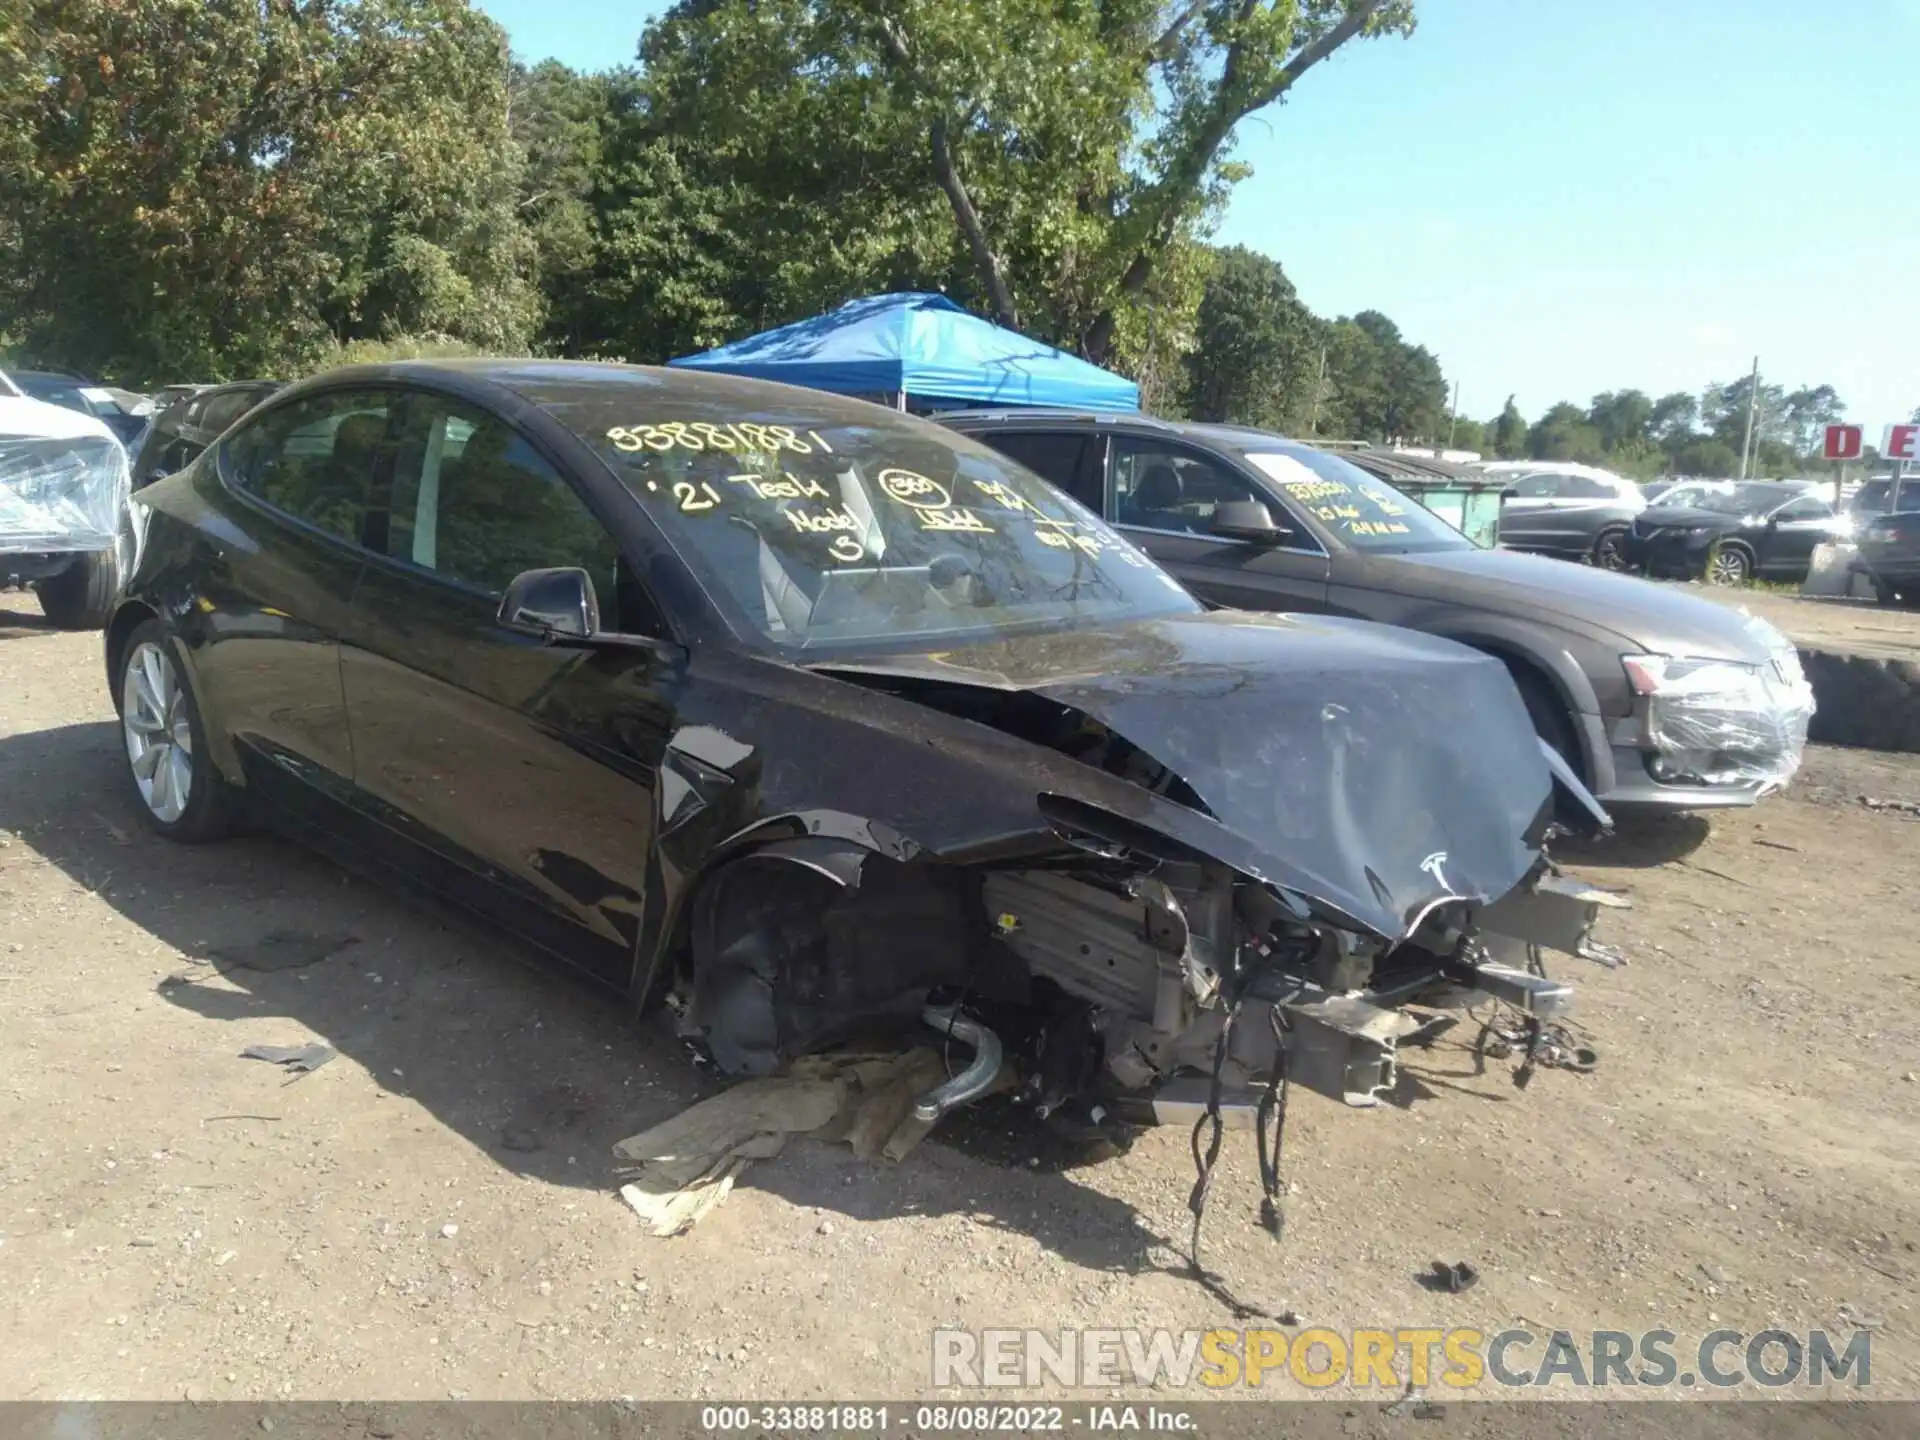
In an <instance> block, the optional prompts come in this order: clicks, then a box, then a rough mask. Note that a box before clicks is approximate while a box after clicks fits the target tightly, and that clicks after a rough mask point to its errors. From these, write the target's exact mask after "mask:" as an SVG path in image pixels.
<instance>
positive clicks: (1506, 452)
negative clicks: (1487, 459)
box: [1490, 395, 1527, 460]
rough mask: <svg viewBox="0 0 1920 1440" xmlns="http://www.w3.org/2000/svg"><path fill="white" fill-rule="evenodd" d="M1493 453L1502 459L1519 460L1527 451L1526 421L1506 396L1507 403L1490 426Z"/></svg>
mask: <svg viewBox="0 0 1920 1440" xmlns="http://www.w3.org/2000/svg"><path fill="white" fill-rule="evenodd" d="M1490 433H1491V438H1492V444H1493V453H1494V454H1496V455H1498V456H1499V457H1500V458H1501V459H1502V460H1519V459H1522V458H1524V457H1525V455H1526V453H1527V421H1526V417H1525V416H1524V415H1522V414H1521V413H1520V407H1519V406H1517V405H1515V404H1514V403H1513V396H1511V395H1509V396H1507V403H1506V405H1505V406H1504V407H1503V408H1502V409H1501V411H1500V414H1499V417H1498V418H1497V419H1496V420H1494V422H1493V424H1492V426H1491V427H1490Z"/></svg>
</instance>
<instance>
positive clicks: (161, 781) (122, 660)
mask: <svg viewBox="0 0 1920 1440" xmlns="http://www.w3.org/2000/svg"><path fill="white" fill-rule="evenodd" d="M115 672H116V673H115V674H114V677H113V678H114V685H113V695H114V704H115V707H116V708H117V709H118V710H119V712H120V737H121V742H122V749H123V750H124V752H125V754H126V767H127V768H126V775H127V788H128V789H129V790H130V791H132V793H133V801H134V805H135V807H136V808H137V809H138V810H139V812H140V818H141V819H142V820H144V821H145V822H146V823H147V826H148V828H150V829H152V830H153V831H154V832H155V833H156V834H159V835H164V836H165V837H166V838H167V839H169V840H178V841H181V842H183V843H186V844H199V843H201V842H203V841H207V840H217V839H219V838H221V837H222V836H224V835H226V834H228V833H230V831H231V830H232V828H233V823H232V812H233V806H232V800H231V796H230V795H229V793H228V790H227V785H226V782H225V781H224V780H223V779H221V777H220V772H219V771H218V770H217V769H216V768H215V767H214V764H213V757H212V754H211V752H210V751H209V749H208V746H207V729H206V724H205V722H204V721H202V719H201V718H200V707H199V706H198V705H196V704H195V703H194V699H193V691H192V689H191V688H190V687H189V686H188V684H187V680H186V670H185V665H184V663H183V662H182V660H181V659H180V651H179V647H178V646H177V645H175V644H174V642H173V640H172V638H171V637H170V636H169V635H168V634H167V632H166V630H165V629H164V628H163V627H162V625H161V624H160V622H159V621H158V620H148V621H146V622H145V623H144V624H142V625H140V626H139V627H137V628H136V629H135V630H134V632H133V633H132V634H131V635H129V636H127V639H126V643H125V644H124V645H122V646H121V648H120V654H119V656H118V658H117V660H116V662H115ZM183 792H184V793H183Z"/></svg>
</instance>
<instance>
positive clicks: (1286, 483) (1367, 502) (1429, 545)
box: [1247, 449, 1475, 552]
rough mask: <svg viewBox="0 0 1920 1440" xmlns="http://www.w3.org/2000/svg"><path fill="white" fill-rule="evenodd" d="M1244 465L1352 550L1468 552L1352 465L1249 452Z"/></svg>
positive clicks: (1328, 458) (1449, 530)
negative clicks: (1268, 480) (1253, 468)
mask: <svg viewBox="0 0 1920 1440" xmlns="http://www.w3.org/2000/svg"><path fill="white" fill-rule="evenodd" d="M1247 461H1248V463H1249V464H1251V465H1253V466H1254V467H1255V468H1257V469H1258V470H1259V471H1260V473H1261V474H1263V475H1265V476H1266V477H1267V478H1268V479H1270V480H1272V481H1274V482H1275V483H1276V484H1278V485H1279V487H1280V490H1281V493H1282V494H1284V495H1285V496H1286V498H1287V499H1289V500H1291V501H1292V502H1293V503H1294V504H1295V505H1296V506H1297V507H1298V508H1299V509H1301V510H1305V511H1307V512H1309V513H1310V514H1312V515H1313V517H1314V518H1315V519H1316V520H1318V521H1319V522H1320V523H1321V524H1322V525H1324V526H1325V527H1326V528H1327V529H1329V530H1331V531H1332V532H1333V534H1334V537H1335V538H1336V539H1338V540H1340V541H1341V542H1342V543H1344V544H1346V545H1348V546H1351V547H1352V548H1353V549H1355V550H1392V551H1400V552H1408V551H1415V550H1472V549H1474V548H1475V546H1474V543H1473V542H1472V541H1471V540H1469V539H1468V538H1467V537H1466V536H1465V535H1462V534H1461V533H1460V532H1459V531H1458V530H1456V529H1454V528H1453V526H1451V525H1449V524H1448V523H1447V522H1446V521H1444V520H1442V519H1441V518H1440V517H1439V516H1438V515H1435V514H1434V513H1433V512H1432V511H1431V510H1428V509H1426V508H1425V507H1424V506H1422V505H1421V504H1420V503H1419V502H1418V501H1417V500H1411V499H1409V498H1408V497H1407V496H1405V495H1403V494H1401V493H1400V491H1398V490H1396V489H1394V488H1393V486H1391V485H1389V484H1387V482H1386V481H1384V480H1378V479H1375V478H1374V477H1373V476H1371V475H1369V474H1367V472H1366V471H1364V470H1362V469H1361V468H1360V467H1359V466H1357V465H1352V464H1349V463H1348V462H1347V461H1345V460H1342V459H1341V458H1340V457H1339V456H1337V455H1329V454H1327V453H1325V452H1324V451H1320V450H1306V449H1301V450H1292V451H1286V452H1282V451H1278V450H1260V451H1249V452H1248V454H1247Z"/></svg>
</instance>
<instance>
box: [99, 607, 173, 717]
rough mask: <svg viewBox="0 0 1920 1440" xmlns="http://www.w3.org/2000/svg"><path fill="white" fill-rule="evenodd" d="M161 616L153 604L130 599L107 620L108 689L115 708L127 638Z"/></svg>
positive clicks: (117, 705) (116, 706)
mask: <svg viewBox="0 0 1920 1440" xmlns="http://www.w3.org/2000/svg"><path fill="white" fill-rule="evenodd" d="M159 618H160V617H159V616H158V615H157V614H156V613H155V611H154V609H153V607H152V606H151V605H147V604H144V603H142V602H141V601H138V600H128V601H124V602H123V603H122V604H121V606H120V608H119V609H118V610H116V611H114V613H113V618H112V619H111V620H110V621H108V622H107V633H106V660H107V689H108V691H109V692H111V694H112V695H113V704H114V708H115V709H118V708H119V706H120V657H121V655H122V654H124V653H125V651H126V648H127V640H128V638H129V637H131V636H132V634H133V632H134V631H136V630H138V629H139V628H140V627H141V626H142V625H144V624H146V623H147V621H149V620H157V619H159Z"/></svg>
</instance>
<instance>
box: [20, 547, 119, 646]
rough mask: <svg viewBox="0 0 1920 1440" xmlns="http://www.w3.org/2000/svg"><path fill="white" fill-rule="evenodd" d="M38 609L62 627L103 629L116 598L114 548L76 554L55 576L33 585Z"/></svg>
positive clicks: (117, 584)
mask: <svg viewBox="0 0 1920 1440" xmlns="http://www.w3.org/2000/svg"><path fill="white" fill-rule="evenodd" d="M33 588H34V590H35V591H36V592H37V593H38V594H39V596H40V609H41V610H42V611H43V612H44V613H45V615H46V617H47V619H49V620H51V621H52V622H53V623H54V624H55V625H58V626H59V627H60V628H61V629H62V630H103V629H105V628H106V624H107V621H108V620H109V619H111V618H112V616H113V602H114V601H115V600H117V599H119V598H120V559H119V553H118V551H117V550H96V551H93V552H91V553H89V554H85V555H80V556H76V557H75V559H74V562H73V563H72V564H71V565H69V566H67V568H66V569H64V570H62V571H61V572H60V573H59V574H58V575H50V576H48V577H47V578H46V579H45V580H42V581H40V582H39V583H38V584H37V585H35V586H34V587H33Z"/></svg>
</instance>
